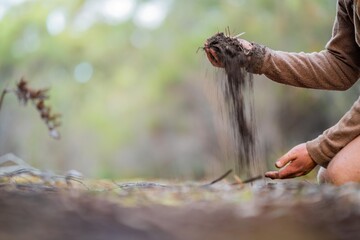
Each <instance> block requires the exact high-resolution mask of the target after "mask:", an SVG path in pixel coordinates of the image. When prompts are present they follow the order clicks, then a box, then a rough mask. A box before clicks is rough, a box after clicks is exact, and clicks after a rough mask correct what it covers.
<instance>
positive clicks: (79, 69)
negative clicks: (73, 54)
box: [74, 62, 94, 83]
mask: <svg viewBox="0 0 360 240" xmlns="http://www.w3.org/2000/svg"><path fill="white" fill-rule="evenodd" d="M93 72H94V70H93V67H92V65H91V64H90V63H88V62H82V63H80V64H78V65H76V67H75V70H74V77H75V80H76V81H78V82H79V83H86V82H87V81H89V80H90V79H91V77H92V75H93Z"/></svg>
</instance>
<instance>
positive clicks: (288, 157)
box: [275, 150, 296, 168]
mask: <svg viewBox="0 0 360 240" xmlns="http://www.w3.org/2000/svg"><path fill="white" fill-rule="evenodd" d="M295 158H296V156H295V154H293V153H292V151H291V150H290V151H289V152H288V153H286V154H285V155H284V156H282V157H281V158H279V159H278V160H277V161H276V163H275V166H276V167H277V168H282V167H284V166H285V165H286V164H288V163H289V162H291V161H293V160H295Z"/></svg>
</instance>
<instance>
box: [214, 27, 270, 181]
mask: <svg viewBox="0 0 360 240" xmlns="http://www.w3.org/2000/svg"><path fill="white" fill-rule="evenodd" d="M207 43H208V47H209V48H212V49H213V50H214V51H215V52H216V54H217V56H218V57H219V59H220V60H221V62H222V63H223V65H224V69H223V72H222V74H220V77H219V79H217V85H218V89H219V90H220V91H219V95H218V96H219V98H218V100H219V103H218V104H217V105H218V106H219V107H220V112H221V116H222V121H223V124H222V126H223V127H222V129H223V130H224V131H225V137H224V136H223V137H220V141H221V142H220V145H221V146H222V148H223V149H224V150H225V153H226V158H227V159H228V160H230V161H234V163H235V170H236V172H237V174H239V175H240V176H243V175H245V176H246V177H253V176H255V175H261V174H262V173H263V166H264V163H263V162H261V161H260V159H259V155H258V152H257V140H256V136H257V134H256V121H255V113H254V94H253V75H252V74H251V73H248V72H247V71H246V70H245V69H244V68H243V67H240V66H243V65H244V63H245V61H246V56H245V55H244V54H243V52H242V51H241V50H242V49H241V47H239V44H238V41H237V40H236V39H234V38H231V37H227V36H225V35H224V34H223V33H218V34H216V35H214V36H213V37H211V38H209V39H208V40H207Z"/></svg>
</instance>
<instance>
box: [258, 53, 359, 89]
mask: <svg viewBox="0 0 360 240" xmlns="http://www.w3.org/2000/svg"><path fill="white" fill-rule="evenodd" d="M259 73H262V74H264V75H265V76H267V77H268V78H270V79H271V80H273V81H276V82H279V83H283V84H287V85H292V86H296V87H304V88H315V89H328V90H345V89H348V88H349V87H351V86H352V85H353V84H354V82H356V80H357V79H358V77H359V76H358V69H357V68H354V67H352V66H351V65H348V64H347V63H346V62H344V61H342V60H341V59H338V58H337V57H336V56H334V55H333V54H331V53H330V52H329V51H327V50H324V51H321V52H319V53H288V52H281V51H274V50H271V49H269V48H266V51H265V55H264V61H263V64H262V67H261V69H260V72H259Z"/></svg>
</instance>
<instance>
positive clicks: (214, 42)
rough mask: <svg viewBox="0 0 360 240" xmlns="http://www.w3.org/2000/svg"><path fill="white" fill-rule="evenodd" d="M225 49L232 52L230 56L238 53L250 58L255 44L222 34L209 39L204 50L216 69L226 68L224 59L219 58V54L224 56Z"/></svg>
mask: <svg viewBox="0 0 360 240" xmlns="http://www.w3.org/2000/svg"><path fill="white" fill-rule="evenodd" d="M234 40H235V41H234ZM234 45H237V46H238V47H236V46H235V47H234ZM225 49H226V50H227V52H230V54H234V53H235V51H237V52H242V53H243V54H245V55H246V56H248V55H249V54H250V53H251V51H252V49H253V44H251V43H250V42H248V41H246V40H244V39H240V38H232V37H226V36H225V35H224V34H222V33H218V34H216V35H215V36H213V37H211V38H209V39H208V40H206V42H205V44H204V50H205V53H206V55H207V58H208V59H209V61H210V63H211V64H212V65H213V66H214V67H219V68H224V63H223V61H222V60H221V58H222V57H221V56H219V54H220V55H221V54H222V55H223V54H224V52H225ZM239 49H240V50H239ZM227 54H228V53H227Z"/></svg>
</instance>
